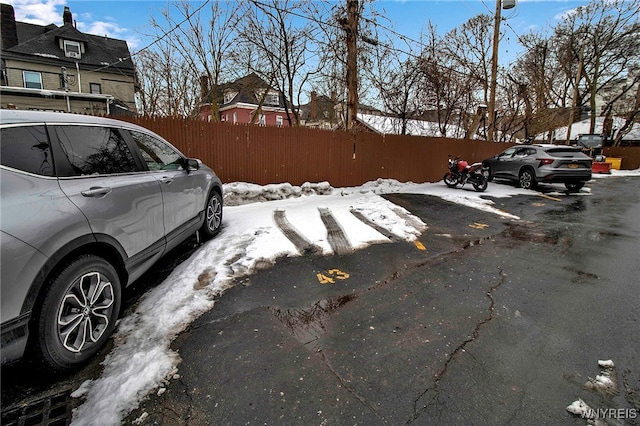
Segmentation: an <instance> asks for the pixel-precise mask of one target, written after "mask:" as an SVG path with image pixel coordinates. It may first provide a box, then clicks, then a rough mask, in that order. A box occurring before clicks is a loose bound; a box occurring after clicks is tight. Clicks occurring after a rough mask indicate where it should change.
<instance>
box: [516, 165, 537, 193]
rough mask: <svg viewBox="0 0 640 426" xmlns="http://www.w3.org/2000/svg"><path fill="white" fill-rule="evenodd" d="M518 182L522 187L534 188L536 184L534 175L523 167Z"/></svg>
mask: <svg viewBox="0 0 640 426" xmlns="http://www.w3.org/2000/svg"><path fill="white" fill-rule="evenodd" d="M518 183H519V184H520V188H522V189H535V188H536V186H537V182H536V175H535V174H534V173H533V171H531V169H524V170H523V171H521V172H520V178H519V179H518Z"/></svg>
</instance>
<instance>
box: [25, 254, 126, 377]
mask: <svg viewBox="0 0 640 426" xmlns="http://www.w3.org/2000/svg"><path fill="white" fill-rule="evenodd" d="M48 283H49V285H48V288H47V290H46V293H45V295H44V297H43V299H42V305H41V309H40V310H39V313H38V314H37V317H36V318H37V321H36V327H37V330H36V335H37V349H38V350H39V353H40V355H41V356H42V359H43V360H44V362H46V363H47V364H49V365H50V366H51V367H53V368H54V369H57V370H62V369H70V368H73V367H76V366H78V365H81V364H82V363H84V362H85V361H87V360H88V359H89V358H91V357H92V356H93V355H95V354H96V353H97V352H98V351H99V350H100V349H101V348H102V347H103V346H104V344H105V343H106V341H107V339H109V336H110V335H111V333H112V332H113V328H114V327H115V323H116V321H117V319H118V315H119V314H120V302H121V289H120V279H119V277H118V274H117V272H116V270H115V269H114V268H113V266H111V264H110V263H109V262H107V261H106V260H104V259H103V258H101V257H98V256H94V255H84V256H80V257H78V258H76V259H74V260H73V261H71V262H70V263H68V264H67V265H66V266H65V267H64V268H63V269H62V270H61V271H60V272H59V273H57V274H56V275H55V276H54V277H53V278H52V279H51V280H50V281H49V282H48Z"/></svg>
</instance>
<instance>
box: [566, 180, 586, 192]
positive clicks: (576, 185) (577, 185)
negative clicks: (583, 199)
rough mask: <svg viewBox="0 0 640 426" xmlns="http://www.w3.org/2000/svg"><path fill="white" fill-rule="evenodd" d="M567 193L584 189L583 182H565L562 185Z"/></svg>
mask: <svg viewBox="0 0 640 426" xmlns="http://www.w3.org/2000/svg"><path fill="white" fill-rule="evenodd" d="M564 186H566V187H567V189H568V190H569V192H578V191H580V190H581V189H582V187H584V182H567V183H565V184H564Z"/></svg>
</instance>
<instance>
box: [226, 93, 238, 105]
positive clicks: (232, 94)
mask: <svg viewBox="0 0 640 426" xmlns="http://www.w3.org/2000/svg"><path fill="white" fill-rule="evenodd" d="M235 97H236V94H235V93H233V92H226V93H225V94H224V103H225V104H228V103H229V102H231V101H232V100H233V98H235Z"/></svg>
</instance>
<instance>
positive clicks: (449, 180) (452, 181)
mask: <svg viewBox="0 0 640 426" xmlns="http://www.w3.org/2000/svg"><path fill="white" fill-rule="evenodd" d="M442 180H444V183H445V185H447V186H448V187H449V188H455V187H456V185H457V184H458V178H457V177H455V176H454V175H453V174H451V172H449V173H445V175H444V177H443V178H442Z"/></svg>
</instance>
